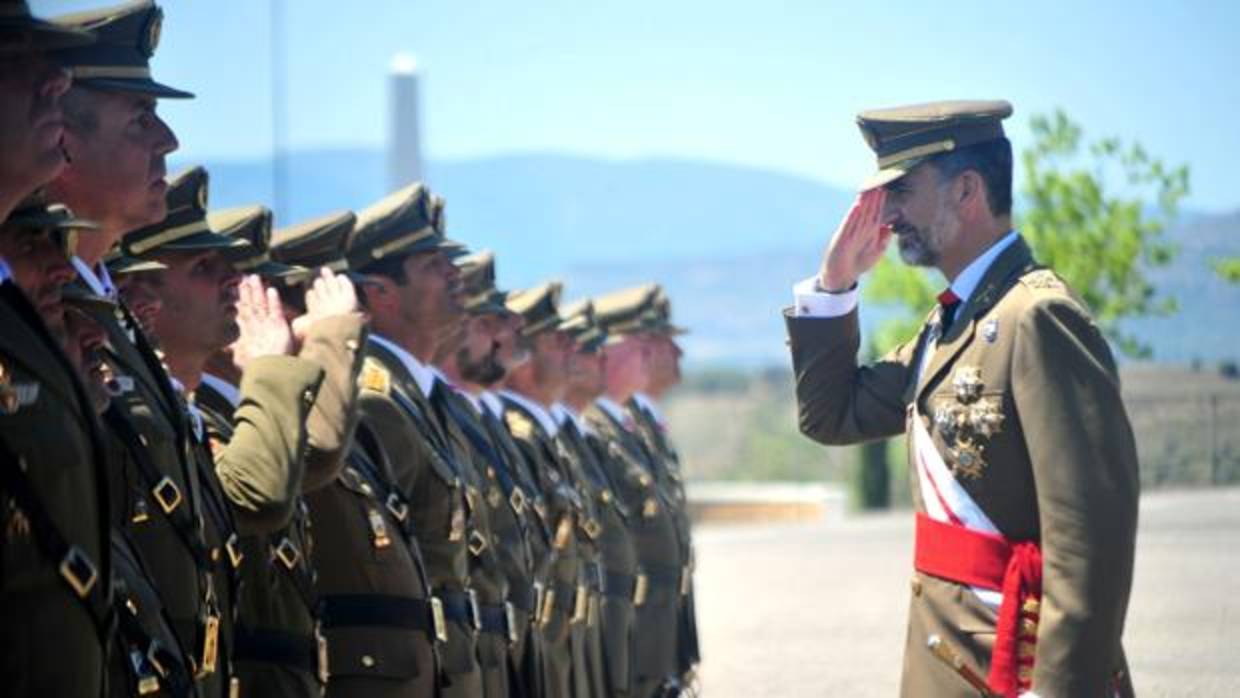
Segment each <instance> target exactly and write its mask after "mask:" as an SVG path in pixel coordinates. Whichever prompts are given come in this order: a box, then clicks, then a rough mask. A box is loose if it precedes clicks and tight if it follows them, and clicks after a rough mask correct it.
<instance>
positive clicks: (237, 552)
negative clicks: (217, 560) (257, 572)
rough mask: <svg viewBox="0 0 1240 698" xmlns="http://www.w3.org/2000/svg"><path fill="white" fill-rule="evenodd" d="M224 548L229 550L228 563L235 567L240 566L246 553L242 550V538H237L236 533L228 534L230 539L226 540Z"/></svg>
mask: <svg viewBox="0 0 1240 698" xmlns="http://www.w3.org/2000/svg"><path fill="white" fill-rule="evenodd" d="M224 550H225V551H227V552H228V563H229V564H231V565H232V567H233V569H237V568H238V567H240V566H241V561H242V560H244V559H245V554H243V553H242V552H241V540H240V539H239V538H237V534H236V533H230V534H228V540H226V541H224Z"/></svg>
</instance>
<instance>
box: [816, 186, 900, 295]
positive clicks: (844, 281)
mask: <svg viewBox="0 0 1240 698" xmlns="http://www.w3.org/2000/svg"><path fill="white" fill-rule="evenodd" d="M886 198H887V192H886V190H884V189H883V188H882V187H879V188H877V189H871V190H869V191H866V192H862V193H861V194H860V195H859V196H858V197H857V200H856V201H854V202H853V205H852V208H850V209H849V210H848V215H846V216H845V217H844V221H843V222H842V223H840V227H839V228H838V229H836V231H835V237H833V238H832V239H831V244H830V245H828V246H827V252H826V254H825V255H824V256H823V260H822V268H821V269H820V270H819V272H818V284H819V285H820V286H822V288H823V289H824V290H827V291H831V292H840V291H846V290H848V289H850V288H852V286H853V284H855V283H857V278H858V277H860V276H861V275H862V274H864V273H865V272H867V271H869V270H870V269H871V268H872V267H873V266H874V265H875V264H877V263H878V259H879V257H881V256H882V255H883V252H884V251H885V250H886V249H887V244H888V243H889V242H891V228H890V226H886V225H883V224H882V213H883V201H884V200H885V199H886Z"/></svg>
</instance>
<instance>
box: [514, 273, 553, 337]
mask: <svg viewBox="0 0 1240 698" xmlns="http://www.w3.org/2000/svg"><path fill="white" fill-rule="evenodd" d="M563 290H564V285H563V284H561V283H560V282H559V281H548V282H546V283H544V284H539V285H538V286H535V287H533V288H528V289H525V290H523V291H512V292H510V293H509V294H508V299H507V301H505V305H506V306H507V307H508V310H510V311H512V312H514V313H516V314H517V315H520V316H521V319H522V320H524V321H525V324H524V325H522V326H521V334H523V335H525V336H526V337H532V336H534V335H536V334H539V333H540V332H545V331H547V330H554V329H556V328H557V326H558V325H559V324H560V313H559V305H560V293H562V292H563Z"/></svg>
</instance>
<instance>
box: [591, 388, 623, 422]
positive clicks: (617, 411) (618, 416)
mask: <svg viewBox="0 0 1240 698" xmlns="http://www.w3.org/2000/svg"><path fill="white" fill-rule="evenodd" d="M594 404H596V405H598V406H599V407H600V408H602V410H603V411H604V412H606V413H607V414H609V415H611V418H612V419H614V420H616V422H618V423H619V424H621V425H622V426H624V428H625V429H628V424H629V418H628V416H627V415H626V414H624V408H623V407H621V406H620V405H617V404H616V401H615V400H612V399H611V398H609V397H607V396H606V395H603V396H602V397H600V398H598V399H597V400H595V401H594Z"/></svg>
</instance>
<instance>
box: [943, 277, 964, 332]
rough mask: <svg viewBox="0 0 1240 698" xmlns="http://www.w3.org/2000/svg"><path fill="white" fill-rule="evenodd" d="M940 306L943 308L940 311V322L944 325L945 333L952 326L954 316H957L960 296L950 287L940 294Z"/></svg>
mask: <svg viewBox="0 0 1240 698" xmlns="http://www.w3.org/2000/svg"><path fill="white" fill-rule="evenodd" d="M939 306H940V307H941V309H942V310H941V311H940V312H939V318H940V323H941V324H942V327H943V333H944V334H946V333H947V328H948V327H951V324H952V318H954V317H955V316H956V309H957V308H959V307H960V296H957V295H956V292H955V291H953V290H951V288H950V287H948V288H947V289H946V290H945V291H943V292H942V293H940V294H939Z"/></svg>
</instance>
